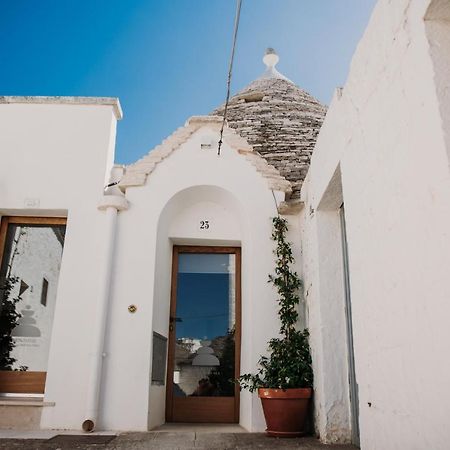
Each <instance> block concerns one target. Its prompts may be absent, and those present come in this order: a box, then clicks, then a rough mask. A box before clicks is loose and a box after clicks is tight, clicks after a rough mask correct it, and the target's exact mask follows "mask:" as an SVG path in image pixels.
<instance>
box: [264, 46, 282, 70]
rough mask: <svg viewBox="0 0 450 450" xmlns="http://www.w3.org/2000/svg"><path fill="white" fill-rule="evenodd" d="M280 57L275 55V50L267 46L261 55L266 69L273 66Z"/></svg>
mask: <svg viewBox="0 0 450 450" xmlns="http://www.w3.org/2000/svg"><path fill="white" fill-rule="evenodd" d="M279 60H280V58H279V57H278V55H277V52H276V51H275V50H274V49H273V48H270V47H269V48H267V49H266V53H265V54H264V57H263V62H264V64H265V65H266V66H267V68H268V69H270V68H272V67H275V66H276V65H277V63H278V61H279Z"/></svg>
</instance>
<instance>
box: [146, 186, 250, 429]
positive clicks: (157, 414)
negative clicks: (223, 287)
mask: <svg viewBox="0 0 450 450" xmlns="http://www.w3.org/2000/svg"><path fill="white" fill-rule="evenodd" d="M245 229H246V226H245V218H244V214H243V208H242V205H241V204H240V202H239V200H238V199H237V198H236V197H235V196H234V195H233V194H232V193H230V192H229V191H227V190H225V189H223V188H221V187H218V186H211V185H202V186H192V187H189V188H186V189H184V190H182V191H180V192H178V193H176V194H175V195H173V196H172V197H171V198H170V200H169V201H168V202H167V203H166V205H165V207H164V208H163V210H162V212H161V214H160V217H159V220H158V230H157V248H156V264H155V288H154V297H153V298H154V304H153V330H154V332H157V333H158V334H160V335H162V336H164V337H172V340H173V339H174V336H175V334H174V332H173V331H172V332H171V331H170V329H171V328H172V327H176V323H173V321H172V323H171V322H170V316H171V313H170V306H171V301H170V300H171V294H172V307H173V308H174V307H175V306H174V303H173V302H175V301H176V299H175V297H174V293H173V286H174V284H176V280H177V274H176V272H175V273H174V267H173V255H174V253H175V254H176V255H177V256H176V259H177V261H178V258H179V254H180V252H181V253H182V254H183V255H184V253H185V252H186V249H194V250H195V252H196V253H197V255H196V256H195V257H194V258H197V260H198V258H199V257H201V256H202V255H203V256H204V257H205V258H206V259H207V258H209V257H211V258H213V259H214V258H216V259H217V258H219V259H220V258H225V259H227V258H229V260H230V262H231V261H232V265H233V271H234V270H235V269H236V264H235V261H237V256H239V264H238V265H239V269H240V252H241V245H242V241H243V234H245ZM174 248H175V249H176V252H174ZM183 249H184V250H183ZM199 249H200V250H201V251H199ZM226 249H228V250H226ZM188 251H189V252H190V250H188ZM217 252H218V253H219V254H218V253H217ZM212 254H214V256H212ZM208 264H209V263H208ZM213 264H214V263H213ZM230 265H231V264H230ZM177 267H178V264H177ZM211 272H217V271H215V269H211ZM196 275H198V274H196ZM214 276H215V277H216V278H217V277H219V278H220V274H217V273H216V274H215V275H214ZM174 277H175V278H174ZM235 277H236V278H237V279H238V280H239V283H238V284H239V287H240V273H239V274H236V273H235V274H234V275H233V276H232V275H230V287H231V284H233V289H231V290H230V298H231V295H232V294H233V295H232V297H233V301H234V302H235V301H236V293H237V296H238V300H239V299H240V298H241V296H240V293H241V292H240V289H239V290H236V284H235V281H236V278H235ZM232 278H233V280H234V281H233V282H232V281H231V279H232ZM219 283H220V282H219ZM214 291H216V289H214ZM231 293H232V294H231ZM234 304H236V303H234ZM237 307H238V312H239V311H240V305H239V304H238V306H237ZM229 313H230V314H231V315H233V314H234V315H236V310H235V309H234V307H233V308H231V306H230V310H229ZM173 314H175V313H174V312H172V315H173ZM213 315H214V314H213ZM235 317H237V316H235ZM213 320H215V321H216V322H217V321H220V319H215V318H213V319H211V320H210V322H211V321H213ZM239 322H240V321H239ZM230 323H231V322H230ZM183 326H185V327H186V326H187V325H185V324H183ZM179 328H181V325H179ZM230 328H231V327H230ZM232 328H233V333H236V335H238V336H239V337H240V329H236V328H235V327H234V326H233V327H232ZM239 328H240V323H239ZM172 330H173V328H172ZM206 343H208V342H206ZM171 344H172V346H170V345H169V349H168V350H169V351H168V361H169V368H170V372H169V373H168V375H169V377H168V382H167V383H166V385H165V386H161V385H153V384H152V386H151V387H150V403H149V426H155V424H157V423H158V422H160V423H163V422H164V421H165V420H166V419H168V420H180V419H179V418H180V417H184V416H180V415H179V414H176V412H177V411H176V408H177V407H180V405H179V403H176V404H174V402H172V398H174V397H172V396H173V395H174V393H173V388H172V386H176V387H177V392H178V391H179V387H178V385H176V384H174V383H172V381H173V369H174V367H173V358H174V354H173V353H171V352H174V342H171ZM214 344H216V345H217V342H216V343H213V344H211V346H212V348H214ZM199 345H204V343H203V342H202V344H199ZM194 346H195V343H194ZM207 347H208V346H207ZM197 350H198V349H197ZM236 350H237V351H239V346H238V345H236ZM177 351H178V352H179V349H178V346H177ZM202 351H205V350H204V349H202ZM202 351H199V352H200V353H201V352H202ZM209 351H211V350H209ZM213 356H214V354H213ZM235 359H236V363H237V365H236V367H238V365H239V362H240V358H239V356H238V355H237V354H236V358H235ZM192 364H194V363H192ZM188 367H189V368H190V369H191V370H192V371H195V370H197V371H199V370H205V366H198V367H193V366H192V367H190V366H188ZM198 376H199V375H197V377H198ZM169 379H170V381H169ZM185 384H186V383H185ZM168 388H169V389H168ZM185 389H186V388H185ZM168 391H169V394H167V392H168ZM186 391H187V392H188V391H189V392H188V397H189V398H186V399H177V398H176V399H175V402H176V401H177V400H178V401H181V402H182V401H186V402H194V403H195V402H198V403H201V404H202V405H203V406H200V408H203V407H204V406H205V405H206V407H208V404H209V403H211V402H212V403H214V402H216V403H217V401H218V400H219V399H218V398H211V397H209V398H202V399H200V398H192V393H191V392H190V390H189V387H188V388H187V389H186ZM236 394H237V396H236V398H235V399H233V401H234V403H233V407H232V408H233V410H235V414H233V418H234V420H228V421H237V420H238V418H239V397H238V392H236ZM215 395H219V394H215ZM194 396H195V395H194ZM225 400H226V403H227V405H230V406H229V407H228V406H227V408H228V409H230V407H231V403H232V402H231V403H230V402H229V400H231V399H230V398H227V399H225ZM219 403H220V402H219ZM244 403H245V401H244ZM166 404H168V405H169V408H171V409H170V411H169V410H166ZM177 405H178V406H177ZM174 408H175V410H173V409H174ZM189 408H191V405H190V406H189ZM213 409H216V407H215V406H214V407H213ZM194 410H195V408H194ZM174 413H175V414H174ZM201 417H202V415H201V414H200V416H198V417H197V420H198V421H205V420H203V419H201ZM218 417H219V416H218ZM224 417H225V416H224ZM188 419H189V417H188ZM192 420H195V414H194V415H193V416H192ZM183 421H186V420H184V419H183ZM211 421H214V417H213V416H211ZM218 421H219V420H218ZM221 421H222V420H221Z"/></svg>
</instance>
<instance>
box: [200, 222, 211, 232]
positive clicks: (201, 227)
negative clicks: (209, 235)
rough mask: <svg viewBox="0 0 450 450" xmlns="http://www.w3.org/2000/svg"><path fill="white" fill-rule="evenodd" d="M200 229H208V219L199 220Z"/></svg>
mask: <svg viewBox="0 0 450 450" xmlns="http://www.w3.org/2000/svg"><path fill="white" fill-rule="evenodd" d="M200 230H209V220H200Z"/></svg>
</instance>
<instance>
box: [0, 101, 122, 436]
mask: <svg viewBox="0 0 450 450" xmlns="http://www.w3.org/2000/svg"><path fill="white" fill-rule="evenodd" d="M80 100H82V101H84V103H83V104H80V103H78V104H77V101H78V102H79V101H80ZM88 102H90V104H88ZM120 117H121V116H120V107H119V106H118V103H117V101H116V100H113V99H109V100H108V101H107V102H106V103H102V101H99V100H97V99H79V100H77V99H73V98H68V99H66V98H34V97H31V98H28V97H27V98H23V97H22V98H6V99H5V98H1V99H0V161H1V163H0V214H1V215H23V216H44V217H45V216H51V217H65V216H67V234H66V240H65V245H64V255H63V261H62V265H61V272H60V276H59V287H58V292H57V300H56V309H55V315H54V321H53V332H52V338H51V344H50V354H49V361H48V375H47V383H46V389H45V401H46V402H54V403H55V406H54V407H45V408H44V411H43V415H42V427H44V428H69V429H79V428H80V427H81V422H82V419H83V414H84V409H85V404H86V403H85V396H86V390H87V380H86V377H87V373H88V370H87V367H88V362H89V349H90V345H91V333H92V325H91V324H92V317H93V314H94V311H95V307H96V301H97V299H98V292H99V280H98V276H97V268H98V267H100V266H101V265H102V264H104V261H103V260H102V251H103V249H104V247H105V242H104V237H103V227H104V213H102V212H100V211H98V210H97V203H98V201H99V199H100V198H101V196H102V194H103V187H104V183H105V177H106V176H108V174H109V171H110V167H111V164H112V161H113V157H114V144H115V131H116V120H117V118H120Z"/></svg>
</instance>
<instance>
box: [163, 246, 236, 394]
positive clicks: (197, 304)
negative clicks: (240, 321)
mask: <svg viewBox="0 0 450 450" xmlns="http://www.w3.org/2000/svg"><path fill="white" fill-rule="evenodd" d="M235 282H236V281H235V255H234V254H217V253H215V254H211V253H196V254H189V253H180V254H179V259H178V274H177V298H176V317H174V318H172V323H173V325H175V327H176V344H175V365H174V374H173V375H174V378H173V381H174V389H173V393H174V396H176V397H188V396H201V397H211V396H225V397H233V396H234V383H233V379H234V378H235V370H234V367H235V364H234V361H235V359H234V354H235V338H234V333H235V304H236V299H235V292H236V289H235Z"/></svg>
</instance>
